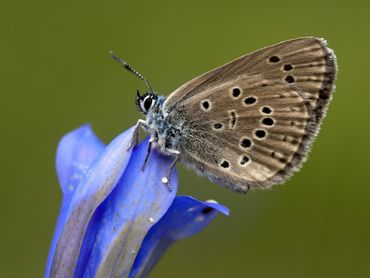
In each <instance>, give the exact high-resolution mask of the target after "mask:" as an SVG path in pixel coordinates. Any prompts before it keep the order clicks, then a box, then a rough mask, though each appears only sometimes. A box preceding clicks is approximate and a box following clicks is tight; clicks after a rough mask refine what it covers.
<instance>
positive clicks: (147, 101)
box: [140, 95, 155, 112]
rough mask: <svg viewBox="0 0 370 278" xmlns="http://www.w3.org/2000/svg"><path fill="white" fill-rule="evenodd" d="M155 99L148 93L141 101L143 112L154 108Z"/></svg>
mask: <svg viewBox="0 0 370 278" xmlns="http://www.w3.org/2000/svg"><path fill="white" fill-rule="evenodd" d="M154 103H155V100H154V99H153V97H152V96H151V95H148V96H146V97H145V98H144V100H142V101H141V102H140V107H141V109H142V110H143V112H148V111H149V110H150V109H152V108H153V106H154Z"/></svg>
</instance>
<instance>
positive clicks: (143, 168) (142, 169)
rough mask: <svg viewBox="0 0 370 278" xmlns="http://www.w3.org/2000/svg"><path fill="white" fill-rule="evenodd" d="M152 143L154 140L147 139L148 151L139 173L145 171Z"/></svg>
mask: <svg viewBox="0 0 370 278" xmlns="http://www.w3.org/2000/svg"><path fill="white" fill-rule="evenodd" d="M154 141H155V139H154V138H150V139H149V144H148V150H147V152H146V156H145V160H144V163H143V167H141V171H144V170H145V165H146V163H147V162H148V159H149V155H150V152H151V150H152V144H153V142H154Z"/></svg>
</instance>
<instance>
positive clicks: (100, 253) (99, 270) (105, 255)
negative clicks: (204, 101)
mask: <svg viewBox="0 0 370 278" xmlns="http://www.w3.org/2000/svg"><path fill="white" fill-rule="evenodd" d="M147 148H148V140H145V141H144V142H143V143H141V144H140V145H139V146H137V147H136V148H135V149H134V152H133V154H132V156H131V159H130V162H129V165H128V166H127V168H126V170H125V172H124V174H123V176H122V178H121V179H120V181H119V184H118V185H117V187H116V188H115V189H114V191H113V192H112V193H111V194H110V195H109V197H108V198H107V199H106V200H105V201H104V203H103V204H102V205H101V206H100V207H99V208H98V210H97V211H96V212H95V215H94V217H93V220H92V222H91V223H90V225H89V228H88V230H87V232H86V237H85V240H84V243H83V246H82V248H81V255H80V258H79V261H78V264H77V268H76V271H75V277H127V276H128V275H129V272H130V269H131V267H132V265H133V263H134V260H135V257H136V255H137V253H138V251H139V248H140V245H141V244H142V241H143V240H144V238H145V236H146V234H147V233H148V231H149V229H150V228H151V227H152V226H153V225H154V224H155V223H156V222H158V221H159V219H160V218H161V217H162V216H163V215H164V214H165V212H166V211H167V210H168V208H169V207H170V205H171V204H172V202H173V200H174V198H175V195H176V191H177V185H178V182H177V172H176V170H175V169H174V171H173V172H172V175H171V179H170V181H171V187H172V191H171V192H170V191H169V190H168V188H167V186H166V185H164V184H163V183H162V182H161V180H162V178H163V177H165V176H166V175H167V173H168V170H169V166H170V164H171V162H172V161H173V158H171V157H166V156H163V155H160V154H158V153H157V152H156V151H155V150H153V151H152V153H151V154H150V157H149V160H148V163H147V165H146V168H145V171H144V172H143V171H142V170H141V167H142V165H143V161H144V159H145V155H146V153H147ZM99 223H100V224H99ZM98 224H99V225H98Z"/></svg>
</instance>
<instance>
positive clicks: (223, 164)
mask: <svg viewBox="0 0 370 278" xmlns="http://www.w3.org/2000/svg"><path fill="white" fill-rule="evenodd" d="M250 162H251V159H250V158H249V156H247V155H242V156H241V157H240V159H239V165H240V166H242V167H245V166H247V165H248V164H249V163H250ZM219 165H220V167H221V168H223V169H225V170H230V169H231V164H230V162H229V161H227V160H226V159H223V160H222V161H221V163H220V164H219Z"/></svg>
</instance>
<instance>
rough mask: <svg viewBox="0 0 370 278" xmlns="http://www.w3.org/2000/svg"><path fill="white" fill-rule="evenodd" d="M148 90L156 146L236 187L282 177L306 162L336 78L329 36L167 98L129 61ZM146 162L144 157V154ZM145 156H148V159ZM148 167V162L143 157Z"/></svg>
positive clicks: (260, 54) (272, 52)
mask: <svg viewBox="0 0 370 278" xmlns="http://www.w3.org/2000/svg"><path fill="white" fill-rule="evenodd" d="M112 55H113V58H114V59H116V60H117V61H118V62H120V63H121V65H122V66H124V67H125V68H126V69H128V70H130V71H131V72H133V73H135V74H136V75H137V76H138V77H140V78H141V79H142V80H143V81H144V82H145V84H146V85H147V87H148V89H149V91H148V92H147V93H145V94H143V95H141V94H140V92H139V91H138V92H137V97H136V104H137V106H138V108H139V110H140V111H141V112H142V113H143V114H144V115H145V117H146V119H145V120H139V121H138V125H140V126H142V127H143V128H144V130H146V131H147V132H148V133H149V134H150V143H149V147H148V155H147V158H148V156H149V154H150V150H151V148H152V146H154V147H156V148H157V149H158V151H159V152H161V153H163V154H167V155H171V156H173V157H174V161H173V163H172V165H171V167H170V169H169V174H168V176H167V177H165V178H164V179H163V183H167V184H168V185H169V177H170V174H171V170H172V168H173V166H174V165H175V163H176V162H177V161H180V162H182V163H184V164H185V165H187V166H188V167H189V168H191V169H194V170H195V171H196V172H197V173H198V174H200V175H203V176H207V177H208V178H209V179H210V180H211V181H213V182H215V183H218V184H220V185H222V186H224V187H227V188H230V189H231V190H233V191H236V192H247V191H248V190H249V189H250V188H256V187H257V188H269V187H271V186H272V185H274V184H279V183H283V182H284V181H286V180H287V179H288V178H289V177H290V176H291V175H292V174H293V173H294V172H296V171H297V170H298V169H299V168H300V167H301V165H302V163H303V162H304V161H305V160H306V158H307V154H308V152H309V150H310V149H311V145H312V142H313V140H314V139H315V137H316V135H317V134H318V131H319V128H320V123H321V121H322V119H323V118H324V116H325V114H326V111H327V108H328V104H329V103H330V101H331V99H332V92H333V90H334V81H335V78H336V69H337V66H336V57H335V54H334V52H333V51H332V50H331V49H329V48H328V47H327V43H326V41H325V40H324V39H320V38H315V37H303V38H297V39H293V40H288V41H283V42H281V43H278V44H275V45H272V46H269V47H265V48H262V49H260V50H257V51H255V52H252V53H250V54H247V55H245V56H242V57H240V58H238V59H236V60H234V61H231V62H229V63H227V64H225V65H223V66H221V67H218V68H216V69H214V70H211V71H209V72H207V73H204V74H203V75H201V76H198V77H196V78H194V79H192V80H191V81H189V82H187V83H185V84H184V85H182V86H181V87H179V88H178V89H177V90H175V91H174V92H173V93H171V94H170V95H169V96H168V97H167V98H166V97H164V96H159V95H158V94H157V93H156V92H155V91H153V89H152V87H151V85H150V84H149V83H148V82H147V81H146V79H145V78H144V77H143V76H142V75H141V74H140V73H138V72H137V71H136V70H135V69H134V68H132V67H131V66H130V65H129V64H127V63H126V62H125V61H123V60H122V59H120V58H119V57H117V56H116V55H114V54H113V53H112ZM146 160H147V159H146ZM146 160H145V161H146ZM144 165H145V163H144Z"/></svg>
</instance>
